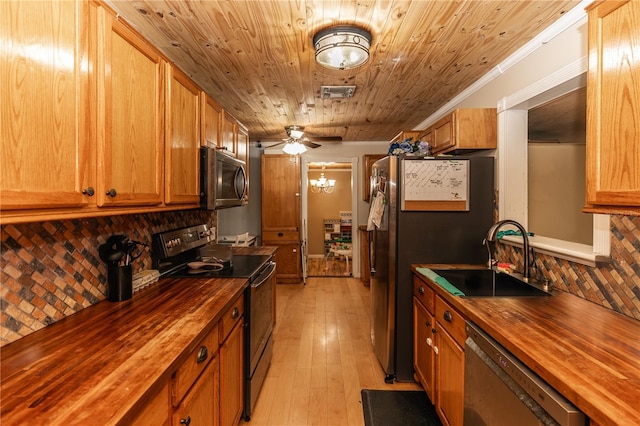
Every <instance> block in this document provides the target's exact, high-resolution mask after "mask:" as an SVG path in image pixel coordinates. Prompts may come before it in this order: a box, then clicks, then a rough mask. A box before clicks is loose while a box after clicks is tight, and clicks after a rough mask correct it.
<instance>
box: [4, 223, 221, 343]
mask: <svg viewBox="0 0 640 426" xmlns="http://www.w3.org/2000/svg"><path fill="white" fill-rule="evenodd" d="M200 223H206V224H208V225H210V226H216V215H215V212H208V211H204V210H187V211H176V212H163V213H150V214H133V215H122V216H109V217H98V218H87V219H74V220H63V221H50V222H36V223H27V224H18V225H3V226H2V227H0V243H1V247H0V250H1V252H0V283H1V285H0V303H1V305H0V306H1V308H2V309H1V313H0V315H1V317H0V326H1V328H0V346H4V345H6V344H7V343H10V342H12V341H15V340H17V339H20V338H21V337H24V336H26V335H27V334H30V333H32V332H34V331H36V330H39V329H41V328H43V327H46V326H47V325H49V324H52V323H54V322H56V321H58V320H60V319H62V318H64V317H66V316H68V315H71V314H73V313H75V312H78V311H80V310H82V309H84V308H86V307H88V306H90V305H93V304H95V303H97V302H99V301H100V300H102V299H104V298H105V293H106V285H107V266H106V264H105V263H104V262H103V261H102V260H101V259H100V257H99V255H98V246H99V245H101V244H103V243H104V242H105V241H106V240H107V238H109V237H110V236H111V235H113V234H126V235H127V236H128V237H129V238H130V239H132V240H137V241H142V242H145V243H148V244H149V246H150V245H151V235H152V234H154V233H156V232H161V231H166V230H169V229H175V228H182V227H185V226H192V225H196V224H200ZM150 268H151V249H150V247H149V248H147V249H146V250H145V252H144V254H143V255H142V256H141V257H140V258H139V259H137V260H136V261H134V262H133V272H134V273H136V272H139V271H142V270H144V269H150Z"/></svg>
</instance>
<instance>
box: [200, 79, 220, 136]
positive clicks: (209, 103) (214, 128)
mask: <svg viewBox="0 0 640 426" xmlns="http://www.w3.org/2000/svg"><path fill="white" fill-rule="evenodd" d="M200 97H201V103H200V109H201V116H200V117H201V127H200V129H201V130H200V135H201V140H200V145H202V146H208V147H210V148H216V147H217V146H218V144H219V141H220V131H221V119H222V107H221V106H220V105H218V103H217V102H216V101H215V100H213V98H212V97H211V96H209V95H207V94H206V93H205V92H202V93H201V94H200Z"/></svg>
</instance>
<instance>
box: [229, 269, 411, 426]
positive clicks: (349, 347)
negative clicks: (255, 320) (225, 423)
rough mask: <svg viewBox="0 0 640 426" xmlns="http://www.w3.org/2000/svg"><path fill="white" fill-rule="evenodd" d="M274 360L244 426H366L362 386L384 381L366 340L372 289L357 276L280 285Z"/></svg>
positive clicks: (383, 385) (399, 385)
mask: <svg viewBox="0 0 640 426" xmlns="http://www.w3.org/2000/svg"><path fill="white" fill-rule="evenodd" d="M276 291H277V299H276V300H277V303H276V314H277V319H276V327H275V330H274V334H273V337H274V339H275V340H274V356H273V362H272V364H271V367H270V369H269V372H268V375H267V379H266V381H265V383H264V386H263V388H262V391H261V392H260V395H259V397H258V401H257V404H256V407H255V410H254V413H253V414H252V416H251V421H250V422H248V423H245V422H242V423H241V424H244V425H247V426H266V425H268V426H287V425H296V426H301V425H336V426H350V425H358V426H362V425H364V418H363V414H362V403H361V399H360V391H361V389H364V388H367V389H392V390H408V389H411V390H414V389H422V388H421V387H420V385H418V384H416V383H394V384H391V385H389V384H386V383H384V373H383V371H382V367H380V365H379V363H378V360H377V359H376V357H375V355H374V353H373V348H372V345H371V340H370V328H369V288H368V287H365V286H363V285H362V283H361V282H360V280H358V279H354V278H346V277H343V278H326V277H313V278H309V279H308V281H307V284H306V286H303V285H301V284H278V286H277V290H276Z"/></svg>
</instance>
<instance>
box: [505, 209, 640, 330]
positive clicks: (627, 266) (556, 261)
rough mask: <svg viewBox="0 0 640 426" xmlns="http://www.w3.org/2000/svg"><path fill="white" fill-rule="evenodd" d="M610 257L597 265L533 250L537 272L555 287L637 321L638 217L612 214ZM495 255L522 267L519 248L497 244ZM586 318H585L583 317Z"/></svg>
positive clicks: (639, 276)
mask: <svg viewBox="0 0 640 426" xmlns="http://www.w3.org/2000/svg"><path fill="white" fill-rule="evenodd" d="M610 235H611V260H610V262H609V263H604V264H602V265H599V266H598V267H595V268H594V267H589V266H586V265H582V264H579V263H574V262H570V261H568V260H564V259H560V258H557V257H553V256H549V255H546V254H541V253H536V255H535V267H536V269H537V273H538V274H542V275H543V276H544V277H546V278H548V279H550V280H551V282H552V283H554V285H555V286H556V288H558V289H560V290H562V291H566V292H569V293H573V294H575V295H577V296H579V297H582V298H584V299H587V300H589V301H591V302H594V303H597V304H598V305H602V306H604V307H606V308H609V309H612V310H614V311H616V312H619V313H621V314H623V315H626V316H629V317H631V318H635V319H637V320H640V217H638V216H611V232H610ZM497 252H498V253H497V256H496V257H497V258H498V259H500V260H501V261H510V262H511V263H514V264H515V265H517V268H518V269H519V270H522V264H523V259H522V250H521V249H519V248H514V247H512V246H508V245H504V244H498V250H497ZM585 321H588V318H585Z"/></svg>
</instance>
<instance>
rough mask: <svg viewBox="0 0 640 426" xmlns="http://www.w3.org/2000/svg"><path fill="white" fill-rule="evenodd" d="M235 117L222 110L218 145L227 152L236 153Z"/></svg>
mask: <svg viewBox="0 0 640 426" xmlns="http://www.w3.org/2000/svg"><path fill="white" fill-rule="evenodd" d="M236 123H237V122H236V119H235V118H233V117H232V116H231V115H230V114H228V113H226V112H224V111H223V112H222V121H221V126H222V127H221V128H220V143H219V145H218V146H219V147H220V148H221V149H224V150H226V151H227V154H230V155H234V154H235V153H236V151H235V149H236Z"/></svg>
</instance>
